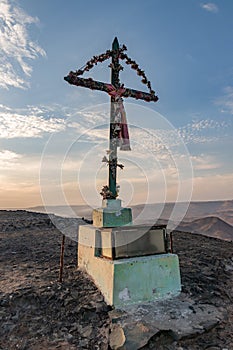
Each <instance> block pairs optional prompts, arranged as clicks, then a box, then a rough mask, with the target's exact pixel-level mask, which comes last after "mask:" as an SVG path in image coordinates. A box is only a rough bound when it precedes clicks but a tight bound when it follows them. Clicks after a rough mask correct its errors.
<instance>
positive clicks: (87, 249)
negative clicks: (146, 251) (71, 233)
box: [78, 225, 181, 307]
mask: <svg viewBox="0 0 233 350" xmlns="http://www.w3.org/2000/svg"><path fill="white" fill-rule="evenodd" d="M97 236H98V228H95V227H93V226H91V225H85V226H80V227H79V246H78V266H79V267H80V268H83V269H84V270H85V271H86V272H87V273H88V274H89V275H90V276H91V277H92V278H93V280H94V281H95V283H96V285H97V286H98V287H99V288H100V290H101V292H102V294H103V295H104V298H105V301H106V302H107V303H108V304H109V305H113V306H115V307H122V306H124V305H131V304H135V303H136V304H137V303H140V302H148V301H152V300H157V299H161V298H166V297H167V296H168V295H177V294H178V293H179V292H180V291H181V281H180V270H179V260H178V256H177V255H175V254H158V255H149V256H143V257H134V258H127V259H119V260H109V259H106V258H102V257H99V256H98V255H97V256H96V237H97Z"/></svg>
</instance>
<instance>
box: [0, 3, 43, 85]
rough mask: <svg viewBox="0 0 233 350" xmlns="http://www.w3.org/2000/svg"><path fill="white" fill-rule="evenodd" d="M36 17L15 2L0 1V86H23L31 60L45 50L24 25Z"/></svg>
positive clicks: (34, 20)
mask: <svg viewBox="0 0 233 350" xmlns="http://www.w3.org/2000/svg"><path fill="white" fill-rule="evenodd" d="M38 22H39V20H38V18H36V17H31V16H29V15H28V14H27V13H26V12H25V11H24V10H23V9H21V8H20V7H19V6H18V5H17V3H16V2H13V1H11V0H1V3H0V87H2V88H5V89H8V88H9V87H16V88H25V87H28V86H29V83H28V78H29V77H30V75H31V73H32V66H31V64H30V61H31V60H34V59H36V58H38V57H39V56H45V55H46V54H45V51H44V50H43V49H42V48H41V47H40V46H39V45H38V44H37V43H36V42H34V41H32V40H31V38H30V36H29V32H28V26H29V25H31V24H37V23H38Z"/></svg>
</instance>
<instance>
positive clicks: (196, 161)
mask: <svg viewBox="0 0 233 350" xmlns="http://www.w3.org/2000/svg"><path fill="white" fill-rule="evenodd" d="M191 161H192V164H193V167H194V170H201V171H208V170H214V169H219V168H221V166H222V164H221V163H220V162H218V161H216V159H215V157H213V156H210V155H208V154H200V155H198V156H191Z"/></svg>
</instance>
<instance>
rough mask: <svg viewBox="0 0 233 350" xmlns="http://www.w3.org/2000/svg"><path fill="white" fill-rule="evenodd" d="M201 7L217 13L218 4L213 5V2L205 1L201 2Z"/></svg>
mask: <svg viewBox="0 0 233 350" xmlns="http://www.w3.org/2000/svg"><path fill="white" fill-rule="evenodd" d="M201 7H202V8H203V9H204V10H206V11H208V12H212V13H217V12H218V11H219V9H218V6H217V5H215V4H214V3H213V2H207V3H205V4H201Z"/></svg>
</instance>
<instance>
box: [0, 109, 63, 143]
mask: <svg viewBox="0 0 233 350" xmlns="http://www.w3.org/2000/svg"><path fill="white" fill-rule="evenodd" d="M64 129H65V121H64V119H60V118H54V117H50V116H49V112H48V111H46V110H45V109H43V110H42V109H40V108H34V107H28V108H25V109H11V108H9V107H7V106H3V105H0V138H2V139H13V138H18V137H22V138H25V137H26V138H27V137H42V135H43V134H44V133H53V132H59V131H61V130H64Z"/></svg>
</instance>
